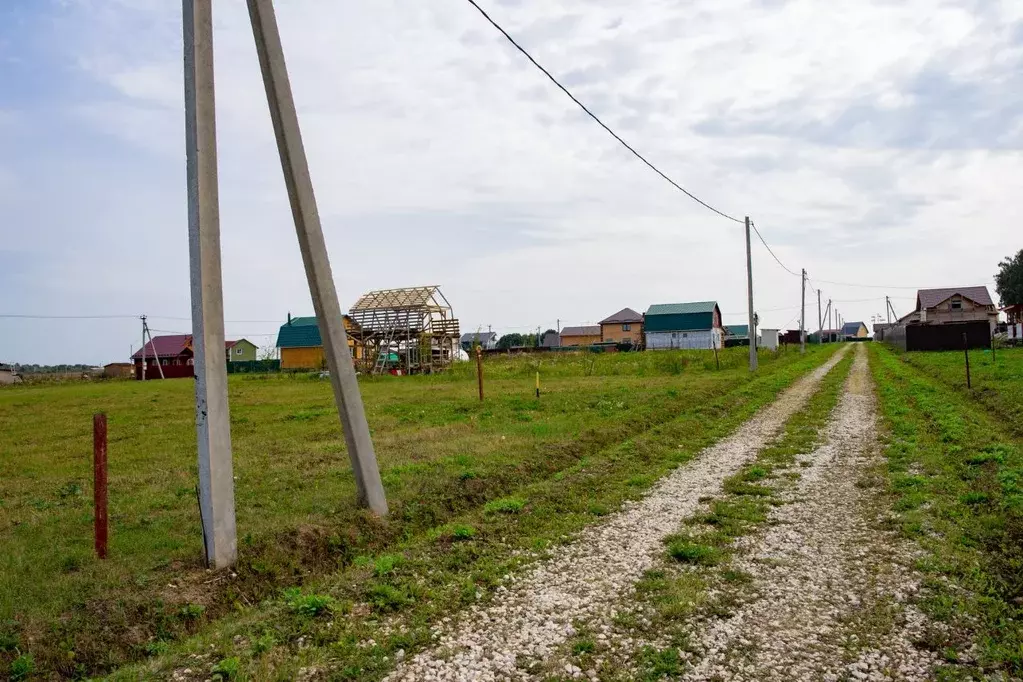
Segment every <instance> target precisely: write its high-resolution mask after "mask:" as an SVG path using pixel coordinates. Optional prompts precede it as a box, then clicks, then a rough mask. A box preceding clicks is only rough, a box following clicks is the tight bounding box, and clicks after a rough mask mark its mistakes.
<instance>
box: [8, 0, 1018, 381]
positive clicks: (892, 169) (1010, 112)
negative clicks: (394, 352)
mask: <svg viewBox="0 0 1023 682" xmlns="http://www.w3.org/2000/svg"><path fill="white" fill-rule="evenodd" d="M483 4H484V6H485V7H486V8H487V9H488V11H490V12H491V15H492V16H493V17H494V18H495V19H496V20H497V21H499V22H501V23H502V24H503V25H505V27H506V28H507V29H508V30H509V31H510V32H511V33H512V34H513V35H515V36H517V37H518V38H520V40H521V42H522V43H523V44H524V45H525V46H526V47H527V48H528V49H530V50H531V51H532V52H533V54H534V55H535V56H536V57H537V58H538V59H539V60H540V61H541V63H543V64H545V65H546V66H547V67H549V68H550V69H551V70H552V71H553V72H554V73H555V74H558V75H560V76H561V77H563V78H564V80H565V81H566V82H567V83H570V84H571V87H572V89H573V90H574V91H575V92H576V93H577V94H578V95H579V96H580V98H582V99H583V100H584V101H585V102H587V103H588V104H589V105H590V106H591V107H592V108H593V109H594V110H595V111H597V112H598V113H599V114H600V115H601V116H602V117H603V118H604V119H605V120H606V121H607V122H608V123H609V124H610V125H612V126H613V127H615V128H616V129H618V130H619V131H620V132H622V134H623V135H624V136H626V138H627V139H628V140H629V141H630V142H632V143H634V144H635V146H636V147H637V148H639V149H640V150H642V151H643V152H644V153H645V154H646V155H648V157H649V158H650V159H651V160H652V161H653V162H654V163H656V164H658V165H659V166H660V167H662V168H663V169H664V170H665V171H666V172H668V173H669V174H670V175H671V176H672V177H674V178H675V179H677V180H678V181H679V182H681V183H682V184H683V185H684V186H686V187H687V188H688V189H690V190H692V191H694V192H695V193H697V194H698V195H700V196H701V197H702V198H704V199H705V200H707V201H709V202H710V203H713V204H715V205H717V206H720V207H721V208H722V209H724V210H726V211H728V212H732V213H734V214H736V215H743V214H745V213H747V212H748V213H750V214H751V215H752V216H753V217H754V219H755V220H756V221H757V224H758V225H759V226H760V227H761V229H762V231H763V233H764V234H765V236H766V237H767V238H768V239H769V240H771V242H772V244H773V246H774V248H775V252H776V253H777V254H778V255H779V256H780V257H781V258H782V259H783V260H784V261H785V262H786V263H788V264H789V265H790V267H793V268H797V269H798V268H801V267H806V268H807V269H808V270H809V271H810V273H811V275H812V276H815V277H818V278H820V279H833V280H841V281H861V282H875V283H876V282H881V283H890V284H904V285H908V286H911V285H917V284H925V285H929V284H934V285H940V284H943V283H953V284H956V283H959V284H969V283H981V282H986V281H989V280H990V279H991V275H992V274H993V270H994V267H995V264H996V263H997V262H998V260H999V259H1000V258H1001V257H1002V256H1004V255H1006V254H1007V253H1009V252H1011V251H1015V250H1016V249H1018V248H1019V246H1020V245H1019V243H1018V238H1015V239H1014V237H1015V235H1016V233H1017V232H1018V229H1017V228H1016V227H1015V226H1014V218H1015V222H1016V223H1018V218H1019V213H1020V199H1019V195H1018V191H1017V190H1016V188H1015V184H1016V183H1015V178H1017V177H1019V175H1020V172H1021V171H1023V160H1021V157H1020V153H1019V150H1020V149H1021V148H1023V124H1021V120H1023V119H1021V117H1020V116H1019V115H1018V114H1017V113H1015V112H1018V111H1020V109H1019V107H1018V106H1017V107H1015V108H1013V106H1012V105H1013V104H1014V103H1020V102H1021V99H1020V98H1021V97H1023V95H1020V94H1017V92H1016V91H1017V90H1019V91H1023V87H1020V88H1016V87H1015V86H1017V85H1023V82H1021V81H1020V80H1019V78H1020V77H1019V76H1018V75H1017V74H1018V73H1019V72H1020V71H1021V69H1020V66H1021V65H1023V45H1021V36H1023V29H1021V28H1020V27H1021V25H1023V24H1021V22H1023V10H1021V8H1020V6H1019V3H1015V2H1009V1H1008V0H1004V1H1002V2H985V3H979V2H977V3H973V2H967V1H965V0H964V1H963V2H960V3H940V4H939V3H934V2H925V1H924V0H912V1H910V2H904V3H895V4H893V3H890V2H885V1H882V0H877V1H876V2H868V1H866V0H856V1H853V0H846V1H844V2H836V3H830V4H829V5H828V7H827V10H826V11H825V10H824V9H823V8H822V6H821V5H820V4H819V3H815V2H810V1H809V0H793V1H791V2H763V1H760V0H700V1H698V2H693V3H677V2H674V1H670V0H645V1H644V2H642V3H640V4H639V5H636V4H632V5H621V4H620V3H606V2H605V3H596V2H592V1H590V0H587V1H583V0H566V1H564V2H559V3H556V4H552V3H545V2H539V1H536V0H534V1H532V2H527V1H523V2H518V3H514V4H498V3H496V2H487V3H483ZM277 5H278V17H279V21H280V25H281V31H282V36H283V40H284V44H285V50H286V54H287V59H288V64H289V67H290V70H291V76H292V85H293V89H294V92H295V96H296V100H297V102H298V106H299V114H300V119H301V123H302V126H303V134H304V137H305V143H306V148H307V152H308V156H309V160H310V166H311V170H312V174H313V178H314V183H315V185H316V191H317V198H318V200H319V204H320V210H321V215H322V217H323V223H324V229H325V232H326V234H327V239H328V245H329V248H330V250H331V255H332V258H333V261H334V270H335V274H336V276H337V277H336V278H337V281H338V289H339V292H340V293H341V296H342V304H343V305H345V304H347V303H349V302H351V301H352V300H354V298H355V297H356V296H358V295H359V294H360V293H362V292H363V291H365V290H367V289H370V288H374V287H378V286H379V287H383V286H402V285H410V284H420V283H440V284H442V285H443V287H444V290H445V292H446V294H447V296H448V298H449V299H450V300H451V301H452V303H453V304H454V305H455V307H456V312H458V314H459V315H460V317H461V318H462V321H463V326H465V327H466V328H475V327H476V325H478V324H484V325H486V324H492V325H494V327H495V328H502V327H517V326H525V325H527V324H528V325H529V326H537V325H539V326H543V327H547V326H552V325H553V324H554V323H555V321H556V320H557V319H558V318H560V319H561V321H562V323H563V324H565V323H582V322H586V321H592V320H597V319H600V318H601V317H604V316H606V315H607V314H609V313H611V312H614V311H615V310H617V309H619V308H621V307H623V306H626V305H628V306H630V307H633V308H636V309H645V307H646V306H647V305H649V304H650V303H654V302H666V301H672V300H694V299H702V298H716V299H718V300H719V301H720V302H721V304H722V307H723V309H724V310H725V312H726V313H728V314H730V315H731V314H733V313H737V314H738V316H739V317H741V313H742V311H743V310H744V298H743V296H744V292H745V273H744V271H743V262H744V254H743V248H744V247H743V237H742V232H741V227H740V226H738V225H735V224H733V223H729V222H727V221H724V220H721V219H720V218H718V217H716V216H714V215H713V214H711V213H709V212H707V211H706V210H704V209H702V208H701V207H699V206H697V205H695V204H694V203H692V202H691V201H689V200H688V199H687V198H685V197H684V196H682V195H681V194H679V193H678V192H676V191H675V190H673V189H672V188H671V187H670V186H668V185H667V183H664V182H663V181H662V180H661V179H660V178H658V177H657V176H656V175H654V174H653V173H652V172H651V171H650V170H649V169H647V168H645V167H644V166H643V165H642V164H641V163H640V162H639V161H637V160H636V159H634V158H632V157H631V156H630V155H629V154H628V153H627V152H626V151H625V150H623V149H622V148H621V147H619V146H617V145H616V144H615V143H614V141H613V140H611V139H610V138H609V137H608V136H607V135H606V133H604V131H602V130H600V129H599V128H598V127H597V126H596V125H595V124H594V123H593V122H592V121H590V120H589V119H588V118H586V116H585V115H584V114H582V113H581V112H579V111H578V109H576V108H575V107H574V105H573V104H572V103H571V102H570V101H568V99H567V98H565V97H564V95H563V94H562V93H560V92H559V91H558V90H557V89H556V88H554V87H553V86H552V85H551V84H550V83H548V82H547V81H546V80H545V79H544V78H543V76H542V75H541V74H540V73H539V72H537V71H536V70H535V69H534V68H533V67H532V66H531V65H529V64H528V62H526V61H525V59H524V58H523V57H522V56H521V55H520V54H518V53H517V52H516V51H515V50H514V49H512V48H511V47H510V46H509V45H508V44H507V43H506V42H505V41H504V39H503V38H502V37H501V36H500V35H499V34H497V33H496V32H495V31H494V30H493V29H492V28H491V27H490V26H489V25H487V24H486V23H485V22H484V21H483V20H482V18H481V17H480V16H479V15H478V14H477V13H476V12H475V10H473V9H472V8H471V6H469V5H468V4H467V3H463V2H450V3H416V2H411V1H409V0H391V1H389V2H383V1H381V2H373V3H358V4H352V3H330V2H318V1H314V0H292V1H291V2H278V3H277ZM50 11H51V12H52V13H53V16H52V17H51V18H52V22H49V23H47V24H46V25H48V26H53V27H55V28H52V29H49V30H51V31H52V35H49V36H46V38H47V40H45V41H41V42H45V43H47V44H49V45H56V46H58V47H56V48H54V49H56V50H57V52H56V59H57V60H58V62H60V63H62V64H64V65H65V68H66V69H68V70H69V71H67V72H66V73H70V78H68V79H66V80H64V81H62V82H61V87H62V88H63V89H64V91H66V98H67V100H68V101H67V106H68V111H69V112H71V114H72V115H71V117H70V118H69V119H67V121H69V123H68V125H69V126H70V127H69V128H67V129H65V130H63V131H61V132H62V135H60V136H54V137H53V139H54V140H55V141H53V142H51V143H50V144H49V145H48V146H47V148H46V149H44V150H42V152H41V153H37V150H32V149H28V148H22V149H20V150H19V151H20V153H21V154H22V155H24V156H25V157H26V158H27V157H30V156H34V158H32V159H29V161H30V162H29V163H27V164H26V166H27V167H26V168H25V169H24V170H23V171H18V175H17V176H16V177H18V178H19V180H21V181H22V182H24V181H26V180H31V181H33V183H32V184H33V187H34V190H33V201H34V202H44V203H45V204H48V205H47V207H46V210H44V211H42V212H41V213H40V214H39V215H38V216H36V217H32V215H33V214H32V213H31V212H30V211H28V208H27V207H28V206H29V202H28V201H27V200H21V201H14V202H12V201H11V200H9V199H8V200H5V199H4V195H3V193H2V191H0V201H3V202H4V203H6V204H8V205H11V204H12V203H13V208H12V210H14V211H16V212H17V213H18V214H19V215H21V216H22V219H23V220H28V221H29V222H31V221H32V220H35V221H37V224H36V225H35V226H34V228H33V229H32V230H31V231H30V232H29V233H28V234H27V235H23V236H21V237H19V243H20V247H19V248H23V249H26V250H28V251H30V252H33V253H34V254H36V255H37V256H38V262H39V263H40V265H39V267H41V268H43V269H44V270H45V272H47V273H49V276H50V277H51V279H50V280H47V281H48V283H47V284H45V285H39V286H35V290H34V291H29V292H28V294H27V299H26V300H27V301H31V305H32V306H33V307H34V308H35V309H37V310H54V311H58V312H67V308H68V307H71V308H73V309H74V310H76V311H77V310H84V311H87V312H93V311H97V312H108V311H112V310H117V311H120V310H122V309H125V310H130V311H133V312H134V311H137V312H142V311H148V312H150V313H151V314H157V313H161V314H169V315H183V314H187V310H188V299H187V296H188V294H187V291H188V289H187V247H186V241H185V226H184V160H183V144H182V138H183V113H182V85H181V45H180V7H179V6H178V5H177V3H166V2H162V1H157V0H149V1H148V2H129V1H128V0H119V2H117V3H109V2H98V0H92V1H89V2H87V1H86V0H80V2H79V3H77V4H76V5H74V6H73V7H72V9H71V10H68V11H62V10H58V9H55V8H54V9H51V10H50ZM215 12H216V15H215V22H216V23H215V32H216V33H215V38H216V60H217V62H216V64H217V72H216V79H217V100H218V126H219V128H218V136H219V157H220V164H221V178H220V180H221V200H222V229H223V248H224V275H225V296H226V301H227V316H228V318H229V319H268V320H269V319H278V318H282V317H284V315H285V313H286V312H287V311H289V310H290V311H291V312H293V313H305V312H309V311H310V310H311V305H310V304H309V298H308V292H307V290H306V288H305V281H304V273H303V270H302V267H301V261H300V258H299V254H298V249H297V245H296V244H295V238H294V235H293V228H292V226H291V222H290V220H291V218H290V211H289V209H288V206H287V200H286V195H285V191H284V187H283V183H282V181H281V175H280V166H279V162H278V159H277V156H276V150H275V147H274V142H273V136H272V130H271V128H270V121H269V116H268V114H267V112H266V102H265V98H264V94H263V89H262V83H261V80H260V77H259V72H258V65H257V63H256V59H255V51H254V48H253V45H252V37H251V33H250V29H249V26H248V18H247V15H246V12H245V8H244V3H242V2H240V1H236V2H232V3H218V4H217V5H216V8H215ZM938 75H940V76H941V78H938V77H937V76H938ZM54 77H55V78H56V77H57V75H56V74H54ZM957 88H958V90H957ZM967 96H968V98H969V101H968V102H965V101H964V102H959V101H957V99H958V98H963V97H967ZM9 106H10V104H7V105H5V108H8V107H9ZM14 108H15V109H16V110H17V109H18V108H19V105H18V103H17V102H15V103H14ZM17 113H18V114H19V115H27V116H29V117H31V115H32V111H31V105H25V106H24V107H22V108H21V110H19V111H18V112H17ZM38 125H39V126H40V128H41V133H50V132H52V131H49V130H46V129H45V127H46V126H53V125H56V124H55V123H54V121H53V119H52V118H42V119H40V121H39V123H38ZM58 138H59V141H56V140H58ZM950 141H955V142H956V144H955V145H954V147H955V148H952V147H953V145H950V144H949V142H950ZM8 172H10V168H8ZM83 174H85V175H88V176H89V177H88V178H87V179H85V180H83V178H82V175H83ZM2 175H3V173H0V176H2ZM40 178H41V179H40ZM36 180H38V181H36ZM86 235H87V237H86ZM7 236H8V235H7V234H5V237H7ZM97 261H100V262H103V263H104V267H103V272H102V274H101V275H99V276H96V275H90V274H89V273H90V272H91V271H92V270H93V268H92V267H91V265H92V264H94V263H96V262H97ZM33 262H36V259H33ZM754 272H755V275H756V280H757V301H758V307H759V308H762V309H764V310H769V309H773V308H780V307H791V306H793V305H795V304H797V303H798V300H797V299H798V292H799V281H798V279H797V278H793V277H791V276H790V275H788V274H786V273H785V272H784V271H782V270H781V269H780V268H779V267H778V266H777V265H775V264H774V263H773V261H772V260H771V258H770V256H769V255H767V253H766V252H765V251H764V250H763V249H762V248H758V249H757V251H756V252H755V264H754ZM950 280H954V281H951V282H950ZM27 281H28V282H29V283H28V284H26V287H28V289H32V288H33V285H32V284H31V281H32V280H31V279H30V278H29V279H28V280H27ZM902 293H905V292H902ZM875 294H876V295H877V296H878V297H879V300H880V301H882V302H883V298H880V297H882V296H883V294H884V292H883V291H875V290H863V289H853V288H842V287H834V286H831V287H827V286H826V287H825V295H832V296H833V297H834V298H841V299H861V298H866V297H868V296H872V295H875ZM814 304H815V302H814ZM156 306H160V308H159V309H157V307H156ZM880 309H883V303H881V304H874V303H866V302H865V303H862V304H849V306H848V309H847V310H846V311H845V316H846V318H847V319H852V318H853V317H855V316H861V317H864V318H869V315H870V314H871V313H873V312H877V311H878V310H880ZM790 314H791V313H790V312H789V311H778V312H776V313H775V312H769V313H766V314H765V315H764V318H765V321H766V323H767V324H769V325H771V324H773V325H781V324H783V323H785V321H786V318H788V317H789V316H790ZM808 317H813V315H808ZM730 321H737V320H730ZM179 324H180V323H179ZM267 326H268V325H266V324H263V325H259V328H258V329H255V328H252V327H251V326H249V327H245V326H237V327H235V328H233V329H232V327H231V325H229V332H231V333H235V334H247V333H250V332H254V331H259V332H267V331H273V325H269V326H270V329H264V327H267ZM19 338H24V339H25V341H24V342H23V345H21V346H18V347H16V348H15V349H14V352H15V353H16V354H17V355H19V357H18V358H16V359H25V360H34V359H53V360H56V359H69V358H63V356H62V355H61V353H62V352H63V351H62V350H61V349H58V348H48V347H47V345H46V341H45V339H43V338H42V337H41V335H36V334H35V333H33V332H32V330H31V329H27V330H25V331H24V333H23V334H19ZM123 341H124V340H123V339H121V338H114V337H113V336H107V337H104V338H102V339H100V340H97V341H96V343H94V344H93V345H92V346H91V347H90V348H92V349H93V350H92V351H90V352H91V353H92V355H91V356H90V358H89V359H90V360H96V361H98V360H103V359H106V358H105V356H103V355H102V353H103V352H105V351H104V349H105V348H107V347H116V348H119V347H120V346H121V345H124V344H123ZM19 343H22V342H19ZM20 355H24V356H25V357H24V358H21V357H20ZM43 356H45V357H43Z"/></svg>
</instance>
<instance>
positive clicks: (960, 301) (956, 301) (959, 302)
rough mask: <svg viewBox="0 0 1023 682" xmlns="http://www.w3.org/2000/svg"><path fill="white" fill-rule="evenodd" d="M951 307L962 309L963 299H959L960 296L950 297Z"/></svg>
mask: <svg viewBox="0 0 1023 682" xmlns="http://www.w3.org/2000/svg"><path fill="white" fill-rule="evenodd" d="M951 307H952V310H962V309H963V299H961V298H953V299H952V304H951Z"/></svg>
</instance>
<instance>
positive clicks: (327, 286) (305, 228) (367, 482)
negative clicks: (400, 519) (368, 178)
mask: <svg viewBox="0 0 1023 682" xmlns="http://www.w3.org/2000/svg"><path fill="white" fill-rule="evenodd" d="M248 5H249V19H250V20H251V22H252V34H253V37H254V38H255V40H256V53H257V54H258V55H259V67H260V69H261V70H262V72H263V85H264V86H265V88H266V99H267V102H268V104H269V105H270V118H271V119H272V120H273V126H274V133H275V134H276V136H277V151H278V152H279V153H280V156H281V166H282V167H283V170H284V182H285V184H286V185H287V187H288V197H289V198H290V200H291V213H292V215H293V216H294V219H295V230H296V232H298V245H299V248H300V249H301V251H302V261H303V262H304V263H305V273H306V278H307V279H308V280H309V293H310V294H312V298H313V307H314V308H315V310H316V318H317V320H318V322H319V326H320V337H321V338H322V340H323V349H324V352H325V353H326V356H327V366H328V367H329V368H330V382H331V384H332V385H333V387H334V400H335V401H336V402H337V405H338V411H339V412H340V414H341V425H342V428H343V429H344V435H345V444H346V445H347V446H348V456H349V458H350V459H351V461H352V469H353V471H354V472H355V483H356V485H357V486H358V491H359V503H360V504H361V505H363V506H366V507H369V508H370V509H371V510H373V511H374V512H376V513H377V514H380V515H381V516H383V515H385V514H387V499H386V498H385V497H384V487H383V484H382V483H381V482H380V470H379V469H378V468H377V458H376V454H375V453H374V451H373V441H372V439H370V436H369V424H368V423H367V422H366V411H365V409H364V408H363V405H362V396H361V395H360V394H359V384H358V382H357V381H356V378H355V367H354V365H353V364H352V355H351V353H350V352H349V350H348V335H347V334H346V333H345V327H344V323H343V320H342V314H341V306H340V304H339V303H338V300H337V290H336V289H335V288H334V276H333V274H332V273H331V270H330V260H329V259H328V257H327V244H326V242H325V241H324V239H323V228H322V227H321V226H320V215H319V211H318V210H317V208H316V197H315V196H314V194H313V183H312V179H311V178H310V176H309V164H308V162H307V161H306V156H305V148H304V147H303V145H302V132H301V130H300V129H299V125H298V114H297V112H296V111H295V100H294V98H293V97H292V94H291V83H290V82H289V80H288V68H287V66H286V65H285V63H284V48H283V46H282V45H281V34H280V32H279V31H278V29H277V18H276V16H274V8H273V2H272V0H248Z"/></svg>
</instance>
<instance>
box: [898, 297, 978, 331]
mask: <svg viewBox="0 0 1023 682" xmlns="http://www.w3.org/2000/svg"><path fill="white" fill-rule="evenodd" d="M977 320H985V321H987V322H989V323H990V324H991V329H992V330H993V329H994V327H995V324H996V323H997V322H998V308H996V307H995V302H994V301H992V300H991V294H990V293H988V290H987V287H948V288H944V289H920V290H919V291H917V292H916V309H915V310H914V311H913V312H911V313H909V314H908V315H906V316H905V317H903V318H902V319H901V320H899V322H900V323H902V324H953V323H956V322H974V321H977Z"/></svg>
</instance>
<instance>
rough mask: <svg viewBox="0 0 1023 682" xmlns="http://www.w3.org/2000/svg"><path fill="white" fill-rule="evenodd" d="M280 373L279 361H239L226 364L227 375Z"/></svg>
mask: <svg viewBox="0 0 1023 682" xmlns="http://www.w3.org/2000/svg"><path fill="white" fill-rule="evenodd" d="M280 371H281V361H280V360H240V361H235V362H229V363H227V373H228V374H265V373H267V372H280Z"/></svg>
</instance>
